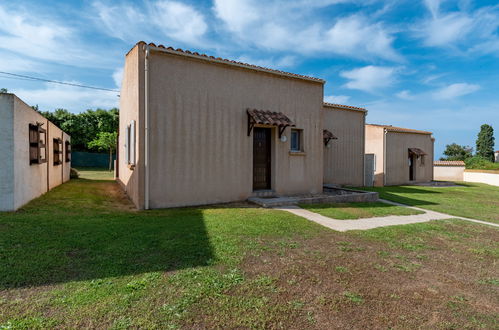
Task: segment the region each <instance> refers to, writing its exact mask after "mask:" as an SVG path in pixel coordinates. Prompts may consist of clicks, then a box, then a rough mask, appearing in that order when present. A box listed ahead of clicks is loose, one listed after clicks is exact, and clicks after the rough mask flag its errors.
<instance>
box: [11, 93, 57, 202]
mask: <svg viewBox="0 0 499 330" xmlns="http://www.w3.org/2000/svg"><path fill="white" fill-rule="evenodd" d="M37 122H39V123H43V126H42V127H43V128H44V129H47V125H48V120H47V119H45V118H44V117H43V116H42V115H40V114H39V113H38V112H36V111H34V110H33V109H32V108H31V107H30V106H28V105H27V104H26V103H24V102H23V101H22V100H21V99H19V98H18V97H16V96H14V160H15V167H14V191H15V198H14V200H15V202H14V206H15V208H16V209H17V208H19V207H21V206H23V205H24V204H26V203H27V202H29V201H30V200H32V199H33V198H36V197H38V196H40V195H42V194H43V193H45V192H47V175H48V173H47V168H49V167H47V166H48V162H47V163H43V164H33V165H30V163H29V134H28V132H29V124H36V123H37ZM47 141H49V140H48V139H47ZM47 146H48V148H47V150H48V153H50V150H52V149H51V148H50V144H49V143H47ZM47 159H48V157H47Z"/></svg>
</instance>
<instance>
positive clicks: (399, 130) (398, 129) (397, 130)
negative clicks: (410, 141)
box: [366, 124, 433, 135]
mask: <svg viewBox="0 0 499 330" xmlns="http://www.w3.org/2000/svg"><path fill="white" fill-rule="evenodd" d="M366 126H374V127H379V128H384V129H386V130H387V131H388V132H395V133H409V134H424V135H433V132H429V131H420V130H417V129H412V128H404V127H397V126H392V125H380V124H366Z"/></svg>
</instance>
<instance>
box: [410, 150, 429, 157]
mask: <svg viewBox="0 0 499 330" xmlns="http://www.w3.org/2000/svg"><path fill="white" fill-rule="evenodd" d="M408 151H409V155H415V156H417V157H421V156H426V155H427V153H426V152H424V151H423V150H421V149H419V148H409V150H408Z"/></svg>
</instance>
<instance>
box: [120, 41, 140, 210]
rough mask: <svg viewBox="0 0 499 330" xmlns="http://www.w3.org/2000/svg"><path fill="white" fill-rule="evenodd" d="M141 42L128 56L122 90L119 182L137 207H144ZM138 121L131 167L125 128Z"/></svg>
mask: <svg viewBox="0 0 499 330" xmlns="http://www.w3.org/2000/svg"><path fill="white" fill-rule="evenodd" d="M140 47H141V46H140V45H138V46H135V47H134V48H133V49H132V50H131V51H130V52H129V53H128V54H127V56H126V61H125V67H124V69H123V81H122V85H121V93H120V128H119V138H118V141H119V146H118V148H119V150H118V153H117V154H118V157H117V164H118V176H117V179H118V182H119V183H120V184H121V185H122V186H123V188H124V189H125V191H126V193H127V194H128V196H129V197H130V199H131V200H132V201H133V203H134V204H135V205H136V206H137V207H138V208H143V207H144V195H143V191H144V181H143V177H144V175H143V168H144V159H143V141H144V122H143V118H144V117H143V116H144V115H143V104H144V99H143V97H144V53H143V51H142V50H141V49H140ZM132 120H134V121H135V122H136V145H135V146H136V148H135V155H136V165H135V168H133V169H131V168H130V167H129V166H128V165H127V163H126V157H125V152H126V148H125V141H126V128H127V126H128V125H129V124H130V122H131V121H132Z"/></svg>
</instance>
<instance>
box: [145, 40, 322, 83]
mask: <svg viewBox="0 0 499 330" xmlns="http://www.w3.org/2000/svg"><path fill="white" fill-rule="evenodd" d="M139 44H144V45H146V43H145V42H144V41H139V42H137V45H139ZM147 45H149V46H150V47H155V48H160V49H163V50H165V51H168V52H170V53H175V54H178V55H184V56H190V57H197V58H200V59H204V60H211V61H217V62H222V63H226V64H231V65H237V66H242V67H245V68H248V69H253V70H257V71H265V72H269V73H273V74H278V75H281V76H287V77H291V78H297V79H304V80H308V81H314V82H318V83H322V84H324V83H325V82H326V81H325V80H323V79H319V78H315V77H310V76H306V75H301V74H297V73H291V72H286V71H281V70H276V69H270V68H265V67H263V66H258V65H253V64H249V63H244V62H239V61H233V60H229V59H225V58H221V57H214V56H209V55H206V54H200V53H198V52H191V51H190V50H183V49H181V48H177V49H175V48H173V47H165V46H163V45H157V46H156V44H154V43H152V42H151V43H149V44H147Z"/></svg>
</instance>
